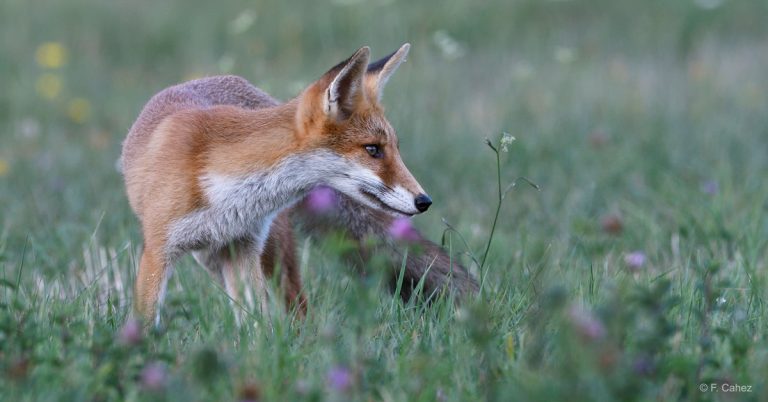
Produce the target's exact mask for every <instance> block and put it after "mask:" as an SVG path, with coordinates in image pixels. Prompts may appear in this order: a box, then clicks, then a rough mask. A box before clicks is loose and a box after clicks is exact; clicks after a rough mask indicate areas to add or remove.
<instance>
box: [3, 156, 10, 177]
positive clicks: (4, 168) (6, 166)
mask: <svg viewBox="0 0 768 402" xmlns="http://www.w3.org/2000/svg"><path fill="white" fill-rule="evenodd" d="M10 170H11V166H10V164H8V161H6V160H5V159H3V158H0V177H3V176H5V175H7V174H8V171H10Z"/></svg>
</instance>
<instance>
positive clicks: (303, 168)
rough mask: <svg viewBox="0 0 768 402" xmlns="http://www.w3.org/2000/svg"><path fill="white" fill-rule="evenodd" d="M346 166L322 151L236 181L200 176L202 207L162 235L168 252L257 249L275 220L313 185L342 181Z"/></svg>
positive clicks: (208, 174)
mask: <svg viewBox="0 0 768 402" xmlns="http://www.w3.org/2000/svg"><path fill="white" fill-rule="evenodd" d="M348 168H349V166H348V162H346V161H345V160H344V159H343V158H341V157H339V156H338V155H336V154H333V153H331V152H328V151H315V152H311V153H305V154H298V155H295V156H291V157H288V158H285V159H283V160H282V161H281V162H280V163H278V164H277V165H275V166H274V167H272V168H270V169H269V170H266V171H261V172H255V173H252V174H249V175H244V176H242V177H232V176H225V175H220V174H216V173H207V174H205V175H204V176H202V177H200V178H199V180H200V184H201V187H202V188H203V190H204V192H205V196H206V198H207V201H208V206H207V207H206V208H204V209H200V210H197V211H195V212H192V213H190V214H187V215H186V216H184V217H183V218H181V219H179V220H178V221H176V222H175V223H174V224H173V225H172V226H171V230H170V233H169V236H168V243H167V247H168V252H169V255H171V256H178V255H180V254H183V253H185V252H187V251H190V250H195V249H202V248H210V247H222V246H225V245H226V244H228V243H229V242H231V241H234V240H240V239H249V240H252V241H254V242H255V243H256V244H255V245H256V246H257V249H258V250H259V251H261V250H262V249H263V245H264V242H265V241H266V237H267V235H268V233H269V227H270V226H271V224H272V221H273V219H274V218H275V216H276V215H277V214H278V213H279V212H280V211H281V210H282V209H284V208H287V207H289V206H291V205H292V204H293V203H295V202H296V201H297V200H299V199H300V198H301V197H303V196H304V195H305V194H306V192H307V191H309V190H310V189H312V188H313V187H314V186H316V185H318V184H327V183H330V182H333V181H335V180H337V178H338V177H340V176H346V175H347V171H348Z"/></svg>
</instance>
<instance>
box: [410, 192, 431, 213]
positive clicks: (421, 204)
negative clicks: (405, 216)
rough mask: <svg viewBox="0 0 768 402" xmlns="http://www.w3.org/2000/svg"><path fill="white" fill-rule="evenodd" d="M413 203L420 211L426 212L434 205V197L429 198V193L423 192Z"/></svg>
mask: <svg viewBox="0 0 768 402" xmlns="http://www.w3.org/2000/svg"><path fill="white" fill-rule="evenodd" d="M413 203H414V204H415V205H416V209H418V210H419V212H424V211H426V210H428V209H429V206H430V205H432V199H431V198H429V196H428V195H426V194H424V193H421V194H419V195H417V196H416V199H415V200H414V201H413Z"/></svg>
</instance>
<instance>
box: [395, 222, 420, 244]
mask: <svg viewBox="0 0 768 402" xmlns="http://www.w3.org/2000/svg"><path fill="white" fill-rule="evenodd" d="M389 234H390V235H391V236H392V238H393V239H395V240H404V241H416V240H418V239H419V234H418V232H416V229H415V228H414V227H413V224H412V223H411V220H410V219H408V218H397V219H395V220H394V221H392V224H390V225H389Z"/></svg>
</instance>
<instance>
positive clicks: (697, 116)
mask: <svg viewBox="0 0 768 402" xmlns="http://www.w3.org/2000/svg"><path fill="white" fill-rule="evenodd" d="M0 7H2V12H1V13H0V36H1V37H2V39H0V40H1V41H2V42H0V43H2V54H1V56H2V63H0V80H2V88H3V89H2V91H0V176H1V179H0V188H1V189H2V190H3V191H2V195H1V196H0V197H2V199H0V202H2V205H3V206H4V207H3V208H2V210H3V212H2V213H3V222H2V228H3V229H4V231H5V233H7V234H6V236H8V237H9V241H10V242H11V243H10V244H12V245H13V246H14V247H11V248H16V247H17V246H18V244H19V242H20V241H23V239H24V238H25V237H26V236H27V235H29V234H32V233H43V232H45V233H47V234H46V237H47V238H50V239H51V240H53V241H55V242H56V243H57V246H62V247H64V249H65V250H67V251H68V252H67V253H66V254H67V255H70V254H71V253H72V252H76V251H77V250H78V248H79V247H80V246H81V245H80V244H79V243H80V242H81V240H82V236H83V235H86V234H88V233H90V232H91V231H92V229H93V228H94V226H95V224H96V223H97V222H99V221H100V220H101V221H102V225H105V226H104V228H106V229H107V230H105V231H104V233H103V234H104V235H105V236H106V237H107V238H108V239H109V241H115V242H119V241H120V239H124V238H125V236H126V233H124V231H125V230H130V233H131V236H135V233H136V232H135V231H133V228H135V227H136V225H135V222H134V220H133V218H132V217H131V216H130V214H129V213H128V209H127V207H126V205H127V204H126V202H125V197H124V195H123V189H122V182H121V178H120V176H119V175H118V174H117V173H116V172H115V170H114V169H113V166H114V161H115V160H116V159H117V157H118V155H119V152H120V144H121V141H122V139H123V138H124V136H125V134H126V133H127V130H128V128H129V127H130V125H131V123H132V121H133V120H134V119H135V117H136V116H137V115H138V113H139V111H140V110H141V108H142V106H143V104H144V103H145V102H146V101H147V100H148V99H149V98H150V97H151V96H152V95H153V94H154V93H156V92H158V91H159V90H161V89H162V88H165V87H167V86H169V85H172V84H175V83H178V82H181V81H184V80H188V79H192V78H196V77H201V76H206V75H215V74H237V75H241V76H243V77H246V78H247V79H249V80H250V81H252V82H253V83H254V84H255V85H257V86H259V87H260V88H263V89H265V90H267V91H268V92H269V93H271V94H272V95H274V96H275V97H277V98H279V99H283V100H286V99H289V98H291V97H293V96H295V95H296V94H297V93H298V92H299V91H300V90H301V89H302V88H303V87H304V86H305V85H307V84H308V83H310V82H312V81H313V80H314V79H316V78H317V77H319V76H320V75H321V74H322V73H323V72H325V71H326V70H327V69H328V68H329V67H331V66H333V65H334V64H335V63H337V62H338V61H340V60H343V59H344V58H345V57H348V55H350V54H351V53H352V52H353V51H354V50H355V49H357V48H358V47H360V46H362V45H370V46H371V47H372V49H373V57H374V58H376V57H379V56H383V55H386V54H388V53H389V52H391V51H393V50H394V49H396V48H397V47H398V46H399V45H401V44H402V43H404V42H411V43H412V44H413V49H412V52H411V56H410V58H409V62H408V64H406V65H404V66H403V68H402V69H401V70H400V71H398V74H397V76H395V78H394V79H393V80H392V81H391V83H390V86H389V87H388V88H387V92H386V95H385V98H384V103H385V105H386V106H387V108H388V112H389V116H390V119H391V121H392V123H393V124H394V126H395V127H396V129H397V130H398V132H399V135H400V137H401V141H402V142H403V146H402V148H403V154H404V158H405V160H406V163H407V164H408V165H409V166H410V167H411V169H412V170H413V171H414V172H415V174H416V176H417V177H419V178H420V180H421V181H422V182H423V185H424V187H425V188H426V189H428V190H429V191H430V194H433V197H434V198H435V205H434V207H435V208H434V209H433V210H432V211H431V213H430V214H427V215H425V216H424V217H420V218H418V219H417V222H418V223H419V225H421V226H423V227H426V228H430V229H432V230H433V232H432V233H435V232H437V231H438V230H439V228H440V227H441V222H440V217H446V218H447V219H448V220H449V221H451V222H454V223H456V224H459V225H462V224H463V225H465V227H467V228H470V227H471V225H472V223H473V222H485V221H487V220H488V219H490V216H489V215H490V214H492V212H493V208H492V203H490V202H489V201H491V200H493V196H494V188H495V181H494V180H493V175H494V166H493V158H492V157H489V155H488V149H487V148H486V147H485V145H484V144H483V139H484V138H486V137H489V138H494V139H495V138H497V137H498V136H499V135H501V133H502V132H504V131H506V132H509V133H510V134H512V135H514V136H515V137H516V138H517V139H518V141H517V142H516V143H515V145H514V146H513V147H512V150H511V151H510V152H511V153H510V157H509V158H507V159H506V160H505V161H504V163H506V164H507V165H508V166H509V167H510V169H506V170H507V171H508V172H507V173H508V174H510V175H511V176H510V177H509V179H511V178H513V177H515V176H517V175H525V176H527V177H529V178H530V179H531V180H533V181H534V182H537V183H538V184H540V185H542V186H543V188H544V191H543V192H542V193H541V194H539V195H535V194H521V195H519V196H515V197H514V200H513V201H511V202H510V204H511V205H512V204H514V205H512V206H511V208H509V209H510V211H509V213H510V214H512V216H513V217H514V218H512V219H507V220H506V223H507V224H509V225H515V224H517V225H519V224H521V223H520V220H521V215H520V214H525V215H526V218H525V220H526V221H527V222H531V223H532V224H534V225H538V224H555V223H556V226H558V227H560V228H561V229H562V230H564V231H569V230H570V229H572V228H571V226H570V225H569V223H570V222H571V218H572V217H571V215H574V214H576V215H585V216H587V217H588V216H589V215H590V214H598V213H599V212H600V211H601V210H604V209H610V208H618V207H619V205H617V204H620V203H621V202H622V199H624V198H626V196H629V195H631V196H632V198H633V202H635V203H640V204H645V203H653V202H662V200H661V199H659V198H658V197H659V194H658V193H659V192H661V193H662V196H663V195H664V194H665V193H666V192H668V191H673V192H674V191H675V190H674V189H666V188H665V186H669V187H676V188H679V187H680V186H691V187H693V188H698V187H699V185H700V183H699V182H700V181H709V180H717V181H718V183H719V185H720V186H721V187H722V186H730V185H733V186H742V185H745V184H746V183H747V181H748V180H750V172H752V173H751V174H752V177H753V179H757V177H755V174H756V173H757V172H758V171H760V170H761V169H764V168H765V166H766V162H765V158H766V154H768V153H766V152H764V151H766V148H765V147H766V141H764V139H765V138H766V137H765V134H766V132H765V130H766V124H765V123H766V118H765V116H764V115H765V114H764V113H763V112H764V111H765V110H766V106H767V105H766V102H767V98H768V97H767V96H766V85H767V84H766V82H768V79H766V78H767V77H766V75H768V73H766V69H765V66H766V65H768V64H766V61H768V60H766V59H768V42H767V41H766V40H765V39H766V34H768V25H767V24H765V16H766V15H768V4H767V3H764V2H761V1H726V0H696V1H694V0H690V1H676V2H667V1H661V0H659V1H644V2H641V3H639V2H630V1H501V0H499V1H494V0H484V1H477V2H463V1H441V2H413V3H411V2H397V1H393V0H389V1H388V0H372V1H364V0H333V1H316V2H309V3H307V4H302V5H301V6H296V5H294V4H289V3H286V2H282V1H254V2H242V1H223V2H208V1H185V2H174V1H168V2H163V3H162V4H158V3H156V2H148V1H141V0H140V1H134V2H108V1H91V0H71V1H70V0H68V1H44V2H27V1H16V0H6V1H4V2H3V4H2V5H1V6H0ZM758 139H763V140H762V141H760V140H758ZM671 182H672V183H671ZM694 194H696V193H695V192H694ZM673 195H674V196H677V193H675V194H673ZM521 204H523V205H521ZM105 212H107V213H106V214H104V213H105ZM102 215H104V216H103V219H102ZM522 224H525V223H522ZM527 229H528V230H531V229H533V228H527ZM534 230H535V229H534ZM475 231H476V232H477V231H479V229H477V228H475ZM547 231H549V229H547ZM52 232H53V233H52ZM551 234H555V233H551ZM59 258H60V257H59ZM59 258H53V259H52V260H53V261H59Z"/></svg>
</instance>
